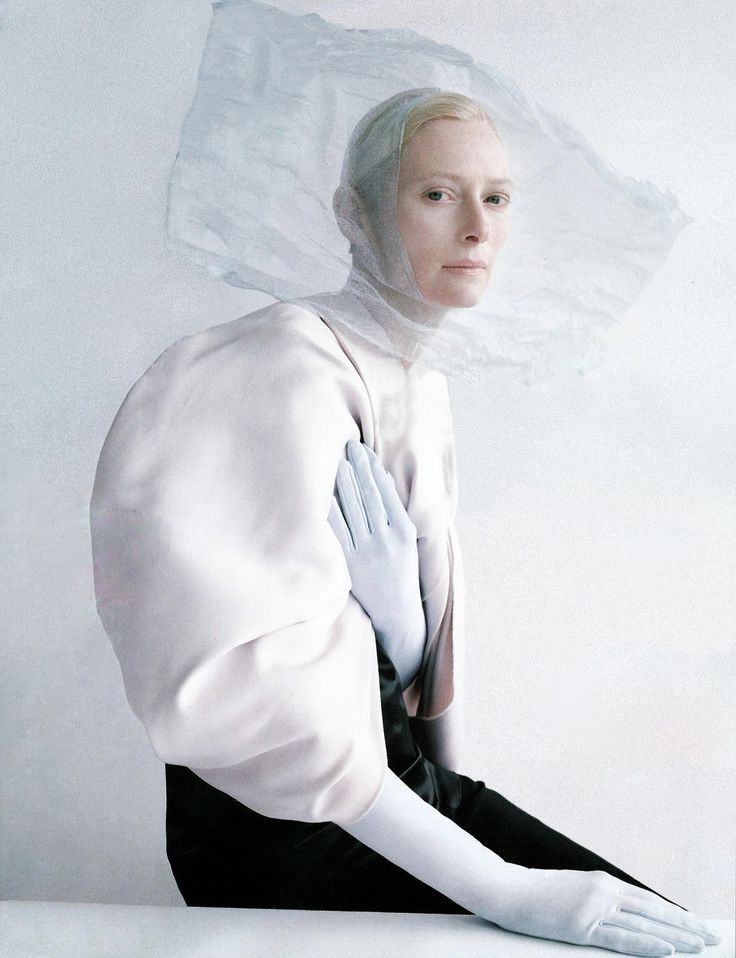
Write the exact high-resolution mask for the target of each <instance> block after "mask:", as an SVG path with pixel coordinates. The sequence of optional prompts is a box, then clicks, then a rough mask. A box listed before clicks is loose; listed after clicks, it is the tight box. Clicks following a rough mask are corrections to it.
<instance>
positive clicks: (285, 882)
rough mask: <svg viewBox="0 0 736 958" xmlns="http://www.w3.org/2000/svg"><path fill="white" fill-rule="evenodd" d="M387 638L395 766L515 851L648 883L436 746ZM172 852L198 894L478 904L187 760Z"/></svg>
mask: <svg viewBox="0 0 736 958" xmlns="http://www.w3.org/2000/svg"><path fill="white" fill-rule="evenodd" d="M376 649H377V653H378V666H379V675H380V684H381V709H382V715H383V729H384V736H385V739H386V750H387V754H388V764H389V768H390V769H391V770H392V771H393V772H395V773H396V775H398V776H399V777H400V778H401V779H402V780H403V781H404V782H405V783H406V784H407V785H408V786H409V787H410V788H411V789H412V790H413V791H414V792H416V793H417V794H418V795H420V796H421V798H423V799H424V801H426V802H429V803H430V804H431V805H433V806H434V807H435V808H437V809H439V811H440V812H441V813H442V814H443V815H445V816H447V817H448V818H451V819H452V820H453V821H455V822H456V823H457V824H458V825H459V826H460V827H461V828H463V829H465V831H467V832H469V833H470V834H471V835H473V836H474V837H475V838H477V839H478V841H480V842H481V843H482V844H483V845H485V846H486V847H487V848H490V849H491V850H492V851H494V852H495V853H496V854H497V855H499V856H500V857H501V858H503V859H504V860H505V861H508V862H514V863H515V864H518V865H524V866H526V867H527V868H554V869H562V868H564V869H576V870H578V871H596V870H600V871H606V872H608V873H609V874H610V875H613V876H614V877H616V878H620V879H622V880H623V881H626V882H629V883H631V884H633V885H638V886H639V887H640V888H647V887H648V886H646V885H644V884H642V883H641V882H639V881H637V879H635V878H632V877H631V875H627V874H626V873H625V872H623V871H621V869H619V868H617V867H616V866H615V865H611V864H610V863H609V862H607V861H605V860H604V859H602V858H600V857H599V856H598V855H596V854H595V853H594V852H591V851H588V849H587V848H583V846H582V845H578V844H577V843H576V842H574V841H572V840H571V839H569V838H567V837H565V836H564V835H562V834H560V832H557V831H555V830H554V829H552V828H550V827H549V826H547V825H545V824H544V823H543V822H541V821H539V819H537V818H534V817H533V816H532V815H529V814H527V813H526V812H524V811H522V809H520V808H518V807H517V806H515V805H512V803H511V802H509V801H507V800H506V799H505V798H504V797H503V796H502V795H499V794H498V792H494V791H492V790H491V789H489V788H486V786H485V784H484V783H483V782H478V781H473V780H472V779H470V778H468V777H467V776H465V775H459V774H457V773H456V772H452V771H450V770H449V769H446V768H443V767H442V766H441V765H437V764H435V763H433V762H431V761H429V760H428V759H427V758H425V757H424V756H423V755H422V754H421V752H420V751H419V748H418V747H417V745H416V743H415V742H414V739H413V737H412V733H411V723H410V720H409V718H408V716H407V713H406V709H405V707H404V700H403V696H402V694H401V686H400V683H399V679H398V676H397V673H396V670H395V669H394V666H393V664H392V663H391V660H390V659H389V658H388V656H387V655H386V654H385V653H384V652H383V650H382V649H381V647H380V645H378V644H376ZM166 852H167V856H168V859H169V863H170V865H171V869H172V872H173V874H174V878H175V880H176V883H177V885H178V887H179V890H180V892H181V894H182V896H183V898H184V901H185V902H186V903H187V905H199V906H217V907H228V908H297V909H319V910H327V911H387V912H423V913H439V914H468V911H467V910H466V909H465V908H462V907H461V906H460V905H457V904H456V903H455V902H453V901H451V900H450V899H449V898H446V897H445V896H444V895H442V894H440V893H439V892H438V891H435V889H433V888H430V887H429V886H428V885H425V884H424V883H423V882H421V881H419V880H418V879H416V878H414V877H413V876H412V875H410V874H408V873H407V872H405V871H403V869H401V868H398V867H397V866H396V865H393V864H392V863H391V862H389V861H387V860H386V859H385V858H383V857H381V856H380V855H378V854H377V853H376V852H374V851H373V850H372V849H370V848H368V847H367V846H366V845H363V844H362V842H359V841H358V840H357V839H355V838H353V837H352V836H351V835H349V834H348V833H347V832H346V831H344V830H343V829H342V828H340V827H339V826H338V825H335V824H334V823H332V822H317V823H314V822H296V821H290V820H283V819H278V818H268V817H266V816H263V815H259V814H257V813H256V812H254V811H252V810H251V809H249V808H247V807H246V806H245V805H242V804H241V803H240V802H237V801H236V800H235V799H233V798H231V797H230V796H229V795H225V794H224V792H220V791H219V790H218V789H216V788H213V787H212V786H211V785H208V784H207V783H206V782H204V781H202V779H201V778H199V777H198V776H197V775H195V774H194V772H192V771H190V770H189V769H188V768H184V767H183V766H180V765H167V766H166ZM649 890H652V889H649ZM665 900H667V901H669V899H665Z"/></svg>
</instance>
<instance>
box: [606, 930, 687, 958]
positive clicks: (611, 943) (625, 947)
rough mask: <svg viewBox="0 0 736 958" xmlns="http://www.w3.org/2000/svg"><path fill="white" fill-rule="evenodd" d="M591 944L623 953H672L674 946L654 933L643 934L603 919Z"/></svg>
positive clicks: (651, 954) (648, 956) (648, 957)
mask: <svg viewBox="0 0 736 958" xmlns="http://www.w3.org/2000/svg"><path fill="white" fill-rule="evenodd" d="M590 943H591V945H595V946H596V947H598V948H608V949H609V950H610V951H618V952H620V953H621V954H623V955H646V956H647V958H650V956H654V955H672V954H674V952H675V949H674V946H673V945H670V944H669V943H668V942H666V941H662V939H661V938H656V937H655V936H654V935H643V934H641V933H639V932H635V931H628V930H627V929H625V928H619V927H618V925H613V924H610V923H609V922H605V921H601V922H599V923H598V926H597V927H596V928H595V929H594V931H593V934H592V935H591V941H590Z"/></svg>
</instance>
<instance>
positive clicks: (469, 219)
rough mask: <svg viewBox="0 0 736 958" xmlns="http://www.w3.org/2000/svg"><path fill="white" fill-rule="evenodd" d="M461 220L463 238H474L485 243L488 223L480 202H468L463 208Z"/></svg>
mask: <svg viewBox="0 0 736 958" xmlns="http://www.w3.org/2000/svg"><path fill="white" fill-rule="evenodd" d="M463 213H464V216H463V221H462V226H461V229H462V234H463V239H466V240H469V239H474V240H476V241H477V242H479V243H485V241H486V240H487V239H488V232H489V225H488V215H487V211H486V210H485V209H484V208H483V204H482V203H477V202H472V201H471V202H469V203H468V204H467V206H466V207H465V209H464V210H463Z"/></svg>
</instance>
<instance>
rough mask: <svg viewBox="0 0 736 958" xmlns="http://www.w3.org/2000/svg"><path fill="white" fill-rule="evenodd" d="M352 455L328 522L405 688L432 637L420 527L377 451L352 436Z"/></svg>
mask: <svg viewBox="0 0 736 958" xmlns="http://www.w3.org/2000/svg"><path fill="white" fill-rule="evenodd" d="M347 453H348V458H347V459H344V460H341V462H340V464H339V466H338V469H337V477H336V481H335V485H336V491H337V496H334V497H333V500H332V506H331V509H330V514H329V517H328V520H329V523H330V526H331V527H332V530H333V532H334V533H335V535H336V536H337V539H338V541H339V543H340V545H341V546H342V550H343V552H344V553H345V559H346V562H347V566H348V571H349V572H350V579H351V582H352V586H351V592H352V593H353V595H354V596H355V598H356V599H357V600H358V602H360V604H361V605H362V606H363V608H364V610H365V611H366V613H367V614H368V615H369V616H370V619H371V622H372V623H373V628H374V630H375V632H376V638H377V640H378V642H379V643H380V645H381V648H382V649H383V650H384V652H385V653H386V655H388V657H389V658H390V659H391V661H392V662H393V664H394V666H395V668H396V671H397V672H398V673H399V677H400V679H401V687H402V689H405V688H407V687H408V686H409V685H410V684H411V682H412V681H413V680H414V678H415V676H416V674H417V672H418V671H419V668H420V666H421V664H422V659H423V656H424V645H425V642H426V638H427V626H426V621H425V617H424V610H423V607H422V598H421V594H420V588H419V559H418V554H417V530H416V527H415V526H414V523H413V522H412V521H411V519H410V518H409V516H408V514H407V512H406V510H405V509H404V506H403V504H402V502H401V499H400V498H399V495H398V492H397V491H396V485H395V483H394V480H393V479H392V477H391V476H390V475H389V474H388V473H387V472H386V470H385V469H384V468H383V465H382V464H381V461H380V459H379V458H378V456H377V455H376V453H375V452H373V450H372V449H370V448H369V447H368V446H366V445H365V444H364V443H359V442H358V441H357V440H352V439H351V440H350V441H349V442H348V444H347Z"/></svg>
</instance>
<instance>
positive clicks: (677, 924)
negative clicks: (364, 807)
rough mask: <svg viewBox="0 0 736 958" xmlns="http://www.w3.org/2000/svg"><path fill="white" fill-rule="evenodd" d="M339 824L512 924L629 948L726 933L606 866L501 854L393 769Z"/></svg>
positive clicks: (685, 946) (712, 939) (574, 940)
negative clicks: (529, 864)
mask: <svg viewBox="0 0 736 958" xmlns="http://www.w3.org/2000/svg"><path fill="white" fill-rule="evenodd" d="M341 827H342V828H343V829H344V830H345V831H346V832H348V833H349V834H351V835H352V836H353V837H354V838H357V839H358V841H360V842H362V843H363V844H364V845H367V846H368V847H369V848H372V849H373V850H374V851H375V852H378V854H379V855H381V856H383V857H384V858H386V859H388V860H389V861H391V862H393V863H394V864H395V865H398V867H399V868H403V869H404V871H406V872H409V874H411V875H413V876H414V877H415V878H418V879H419V880H420V881H423V882H424V883H425V884H426V885H429V886H430V887H431V888H435V889H436V890H437V891H439V892H441V893H442V894H443V895H445V896H446V897H447V898H449V899H451V900H452V901H454V902H456V903H457V904H458V905H461V906H462V907H463V908H466V909H467V910H468V911H470V912H472V913H473V914H476V915H479V916H480V917H481V918H485V919H487V920H488V921H491V922H493V923H494V924H496V925H499V926H500V927H501V928H505V929H506V930H508V931H514V932H518V933H521V934H525V935H532V936H533V937H535V938H545V939H550V940H553V941H565V942H569V943H571V944H578V945H592V946H596V947H598V948H605V949H609V950H610V951H615V952H619V953H621V954H625V955H648V956H652V955H671V954H673V952H675V951H678V952H690V953H696V952H699V951H701V950H702V949H703V946H704V944H707V945H712V944H718V942H719V941H720V939H719V938H718V936H717V935H716V934H715V933H714V932H713V931H711V930H710V929H709V928H708V926H707V925H706V924H705V923H704V922H702V921H700V920H699V919H698V918H696V917H695V916H694V915H692V913H690V912H686V911H684V910H683V909H682V908H679V907H678V906H677V905H671V904H670V903H669V902H666V901H664V899H662V898H660V897H659V896H658V895H655V894H654V893H653V892H648V891H645V890H644V889H642V888H638V887H637V886H635V885H630V884H628V883H627V882H623V881H620V880H619V879H617V878H613V877H612V876H611V875H608V874H607V873H606V872H602V871H594V872H584V871H572V870H569V871H568V870H559V871H557V870H551V869H536V868H524V867H522V866H521V865H514V864H511V863H509V862H505V861H503V859H501V858H500V857H499V856H498V855H496V853H495V852H492V851H491V850H490V849H488V848H486V847H485V846H484V845H483V844H482V843H481V842H479V841H478V840H477V839H475V838H474V837H473V836H472V835H470V834H469V833H468V832H466V831H464V830H463V829H462V828H460V826H459V825H456V824H455V822H453V821H452V820H451V819H449V818H446V817H445V816H444V815H442V813H441V812H439V811H438V810H437V809H436V808H433V807H432V806H431V805H430V804H429V803H427V802H425V801H424V800H423V799H422V798H420V797H419V795H417V794H415V793H414V792H413V791H412V790H411V789H410V788H409V787H408V785H405V784H404V782H402V781H401V779H400V778H398V777H397V776H396V775H395V774H394V773H393V772H392V771H391V770H390V769H388V770H387V772H386V777H385V778H384V781H383V785H382V787H381V791H380V792H379V794H378V797H377V799H376V800H375V802H374V803H373V805H372V806H371V808H370V810H369V811H368V812H366V813H365V815H363V816H362V817H361V818H360V819H359V820H358V821H357V822H354V823H353V824H351V825H342V826H341Z"/></svg>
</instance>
